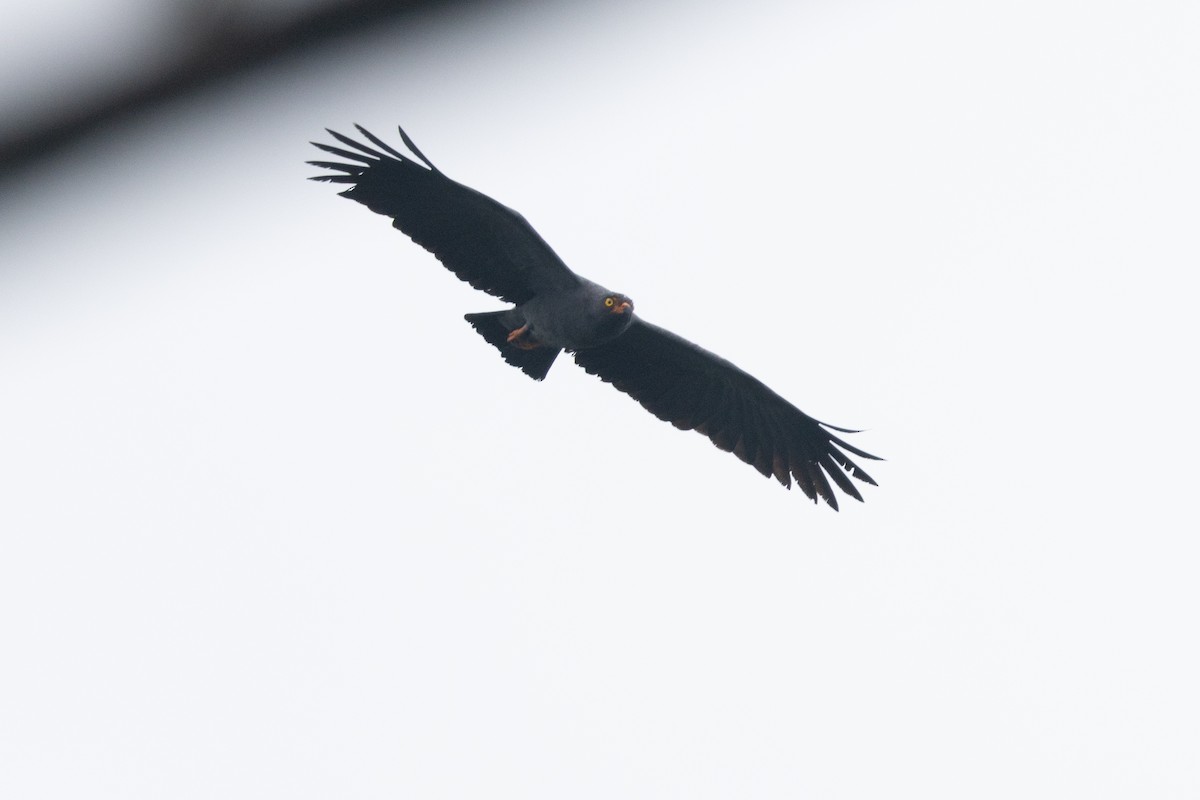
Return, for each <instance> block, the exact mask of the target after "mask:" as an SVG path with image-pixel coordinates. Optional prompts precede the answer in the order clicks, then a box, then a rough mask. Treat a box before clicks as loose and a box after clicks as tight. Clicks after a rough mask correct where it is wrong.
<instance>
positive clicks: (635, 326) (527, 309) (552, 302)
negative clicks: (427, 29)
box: [308, 125, 878, 510]
mask: <svg viewBox="0 0 1200 800" xmlns="http://www.w3.org/2000/svg"><path fill="white" fill-rule="evenodd" d="M355 127H356V128H358V131H359V133H360V134H362V136H363V137H364V138H365V139H366V140H367V141H368V142H369V143H370V145H373V147H372V146H370V145H368V144H364V143H362V142H359V141H356V140H354V139H352V138H350V137H348V136H344V135H342V134H340V133H337V132H335V131H328V132H329V134H330V135H331V136H332V137H333V138H334V139H336V140H337V141H338V142H339V143H341V144H342V145H345V147H346V148H349V149H344V148H342V147H336V146H333V145H328V144H320V143H317V142H313V143H312V144H314V145H315V146H317V147H319V148H320V149H321V150H324V151H325V152H327V153H331V154H333V155H335V156H337V157H339V158H343V159H346V161H344V162H336V161H310V162H308V163H310V164H312V165H313V166H316V167H321V168H323V169H329V170H333V171H334V173H335V174H330V175H321V176H318V177H315V178H313V180H317V181H329V182H331V183H344V184H348V185H349V188H348V189H346V190H345V191H343V192H341V194H342V196H344V197H348V198H350V199H351V200H357V201H358V202H360V203H362V204H363V205H365V206H366V207H367V208H369V209H371V210H372V211H374V212H376V213H377V214H383V215H384V216H387V217H391V218H392V220H393V222H392V224H393V225H394V226H395V227H396V228H399V229H400V230H401V231H402V232H403V233H404V234H405V235H407V236H408V237H409V238H411V239H412V240H413V241H414V242H416V243H417V244H419V245H421V247H423V248H425V249H426V250H428V251H429V252H431V253H433V254H434V255H435V256H436V257H437V259H438V260H439V261H441V262H442V264H443V265H444V266H445V267H446V268H447V269H449V270H450V271H451V272H453V273H454V274H455V275H457V276H458V277H459V278H461V279H462V280H464V281H466V282H467V283H469V284H471V285H472V286H473V287H475V288H476V289H479V290H481V291H484V292H487V293H488V294H490V295H494V296H496V297H498V298H500V299H501V300H503V301H505V302H508V303H511V304H512V307H510V308H507V309H504V310H502V311H492V312H484V313H480V314H467V315H466V319H467V322H469V323H471V325H472V326H474V328H475V330H476V331H478V332H479V334H480V335H481V336H482V337H483V338H484V339H486V340H487V341H488V342H489V343H490V344H491V345H493V346H494V347H495V348H496V349H498V350H499V351H500V355H501V356H503V357H504V360H505V361H507V362H508V363H509V364H512V365H513V366H514V367H517V368H518V369H520V370H521V371H522V372H524V373H525V374H526V375H528V376H530V377H531V378H533V379H535V380H539V381H540V380H542V379H543V378H545V377H546V373H547V372H549V370H550V366H551V365H552V364H553V363H554V360H555V358H556V357H557V356H558V354H559V353H560V352H562V351H564V350H565V351H567V352H569V353H571V355H572V356H573V357H574V359H575V363H576V364H578V365H579V366H581V367H583V368H584V369H585V370H587V371H588V372H590V373H591V374H593V375H596V376H598V377H599V378H600V379H601V380H602V381H605V382H606V383H610V384H612V385H613V386H614V387H616V388H617V389H618V390H620V391H622V392H624V393H625V394H627V395H629V396H630V397H632V398H633V399H635V400H637V401H638V402H639V403H641V404H642V406H644V407H645V408H646V410H647V411H649V412H650V413H651V414H653V415H654V416H656V417H658V418H659V419H661V420H665V421H667V422H670V423H671V424H672V425H674V426H675V427H676V428H680V429H682V430H695V431H698V432H699V433H702V434H704V435H705V436H707V437H708V438H709V439H711V440H712V442H713V444H715V445H716V446H717V447H719V448H721V449H722V450H726V451H729V452H732V453H733V454H734V455H736V456H737V457H738V458H740V459H741V460H742V461H745V462H746V463H747V464H750V465H751V466H753V467H754V468H755V469H757V470H758V471H759V472H761V473H762V474H763V475H765V476H768V477H770V476H774V477H775V478H776V479H777V480H778V481H779V482H780V483H781V484H783V485H784V486H785V487H787V488H791V485H792V481H793V480H794V481H795V483H796V485H797V486H799V487H800V489H801V491H803V492H804V494H805V495H807V496H808V498H809V499H811V500H813V501H814V502H816V501H817V498H818V497H819V498H821V499H823V500H824V501H825V502H826V503H828V504H829V505H830V506H831V507H832V508H834V509H835V510H836V509H837V507H838V503H837V497H836V496H835V493H834V491H833V487H832V486H831V485H830V481H831V480H832V481H833V483H834V484H836V485H837V486H838V488H839V489H841V490H842V491H843V492H845V493H846V494H848V495H850V496H851V497H853V498H855V499H856V500H860V501H861V500H862V494H860V493H859V491H858V488H857V487H856V486H855V485H854V483H853V482H852V481H851V480H850V478H854V479H856V480H858V481H862V482H863V483H869V484H872V485H875V481H874V480H872V479H871V476H869V475H868V474H867V473H865V472H863V470H862V469H861V468H860V467H859V466H858V465H857V464H855V463H854V462H853V461H851V460H850V457H849V456H848V455H847V452H849V453H853V454H854V455H856V456H858V457H860V458H869V459H875V460H878V457H877V456H873V455H871V454H870V453H867V452H865V451H863V450H860V449H858V448H857V447H855V446H854V445H851V444H849V443H847V442H845V441H844V440H843V439H841V438H840V437H838V436H837V435H836V434H834V433H833V431H838V432H839V433H857V431H853V430H850V429H847V428H838V427H836V426H834V425H829V424H827V423H824V422H821V421H819V420H816V419H813V418H812V417H810V416H808V415H807V414H805V413H804V412H803V411H801V410H800V409H798V408H796V407H795V406H793V405H792V404H791V403H789V402H788V401H787V400H784V399H783V398H782V397H780V396H779V395H778V394H776V393H775V392H773V391H771V389H769V388H768V387H767V386H766V384H764V383H762V382H761V381H759V380H758V379H756V378H755V377H753V376H752V375H750V374H748V373H746V372H744V371H742V370H740V369H738V368H737V367H736V366H734V365H733V364H731V363H730V362H728V361H726V360H725V359H723V358H720V357H719V356H716V355H714V354H713V353H710V352H709V351H707V350H705V349H703V348H701V347H699V346H697V345H695V344H692V343H691V342H689V341H688V340H686V339H684V338H682V337H680V336H677V335H675V334H674V333H671V332H670V331H668V330H665V329H663V328H660V327H658V326H657V325H652V324H651V323H649V322H647V321H645V320H644V319H642V318H641V317H640V316H639V315H637V314H635V313H634V310H633V301H632V300H631V299H629V297H627V296H626V295H623V294H621V293H620V292H613V291H609V290H608V289H605V288H604V287H602V286H599V285H598V284H595V283H592V282H591V281H589V280H588V279H586V278H584V277H582V276H580V275H576V274H575V273H574V272H572V271H571V270H570V269H569V268H568V267H567V265H566V264H564V263H563V261H562V259H560V258H559V257H558V256H557V255H555V253H554V251H553V250H551V249H550V245H548V244H546V242H545V240H544V239H542V237H541V236H539V235H538V233H537V231H535V230H534V229H533V227H532V226H531V225H530V224H529V223H528V222H526V221H525V218H524V217H522V216H521V215H520V214H518V213H517V212H515V211H513V210H512V209H510V208H507V207H505V206H503V205H501V204H500V203H497V202H496V201H495V200H493V199H492V198H490V197H488V196H486V195H484V194H481V193H479V192H477V191H475V190H474V189H471V188H469V187H467V186H464V185H463V184H461V183H458V182H457V181H454V180H451V179H450V178H448V177H446V175H444V174H443V173H442V171H441V170H439V169H438V168H437V167H435V166H434V165H433V163H432V162H430V160H429V159H428V158H426V157H425V156H424V154H422V153H421V151H420V150H419V149H417V146H416V145H415V144H413V141H412V139H410V138H409V137H408V135H407V134H406V133H405V132H404V130H403V129H400V138H401V139H402V140H403V142H404V144H405V146H406V147H407V148H408V149H409V151H410V152H411V153H412V155H404V154H403V153H401V152H399V151H398V150H396V149H394V148H392V147H391V146H390V145H388V144H386V143H384V142H383V141H382V140H381V139H379V138H378V137H376V136H375V135H373V134H371V133H369V132H368V131H367V130H366V129H364V128H363V127H362V126H359V125H356V126H355ZM413 156H415V157H416V158H415V159H414V158H413Z"/></svg>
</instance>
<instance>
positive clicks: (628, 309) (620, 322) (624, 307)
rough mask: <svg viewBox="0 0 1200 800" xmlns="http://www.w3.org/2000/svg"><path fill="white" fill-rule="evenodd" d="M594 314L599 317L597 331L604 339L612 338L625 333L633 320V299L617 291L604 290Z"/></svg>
mask: <svg viewBox="0 0 1200 800" xmlns="http://www.w3.org/2000/svg"><path fill="white" fill-rule="evenodd" d="M593 314H595V315H596V318H597V324H596V328H597V330H596V332H597V333H598V334H599V335H600V337H601V338H603V339H611V338H613V337H615V336H619V335H620V334H622V333H624V332H625V329H626V328H628V327H629V323H631V322H633V301H632V300H630V299H629V298H628V297H626V296H625V295H623V294H619V293H617V292H604V293H603V294H602V295H600V301H599V305H598V306H595V307H594V309H593Z"/></svg>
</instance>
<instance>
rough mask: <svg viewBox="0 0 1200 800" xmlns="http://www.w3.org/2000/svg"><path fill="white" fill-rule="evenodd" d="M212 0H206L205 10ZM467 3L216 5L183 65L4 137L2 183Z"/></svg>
mask: <svg viewBox="0 0 1200 800" xmlns="http://www.w3.org/2000/svg"><path fill="white" fill-rule="evenodd" d="M210 2H211V0H200V2H199V4H198V5H196V6H194V7H193V8H194V9H197V10H198V11H202V10H203V8H204V6H205V5H207V4H209V3H210ZM460 2H461V0H334V2H332V3H329V4H327V5H323V6H317V7H314V8H310V9H308V10H306V11H303V12H299V13H295V14H293V15H291V16H287V17H279V18H276V19H272V20H270V21H266V20H262V19H258V18H253V17H250V18H247V17H246V16H245V15H238V14H234V13H229V12H230V11H232V10H234V9H233V8H231V7H230V6H229V5H224V7H222V6H221V4H211V5H208V7H209V8H210V9H211V8H213V6H214V5H215V6H216V7H217V9H218V12H217V15H216V16H213V15H212V14H209V15H207V18H206V19H205V20H204V22H205V23H206V24H200V25H198V26H196V27H195V28H194V29H193V30H194V34H193V35H192V41H190V42H188V43H187V44H186V45H185V46H184V47H181V48H180V49H179V52H180V56H179V60H178V61H176V62H175V63H173V64H168V65H167V66H165V67H164V68H162V69H157V70H155V71H154V72H153V73H151V74H147V75H145V76H144V80H143V81H141V82H139V83H135V84H132V85H128V86H125V87H122V88H120V89H119V90H117V91H115V92H112V93H110V94H106V95H104V96H98V97H96V98H95V102H94V103H92V104H86V103H85V104H80V103H72V104H70V105H67V106H64V107H61V108H59V109H56V112H55V113H54V114H52V115H51V116H50V117H49V118H48V119H46V120H45V121H40V122H36V123H33V124H31V125H29V126H25V127H22V126H17V128H16V130H15V131H14V132H12V133H10V134H7V135H3V138H0V181H3V180H5V179H6V178H8V177H9V176H10V175H11V174H13V173H14V172H17V171H18V170H21V169H23V168H25V167H27V166H30V165H32V164H35V163H36V162H38V161H42V160H44V159H47V158H49V157H51V156H53V155H54V154H55V153H56V152H58V151H59V150H61V149H62V148H64V147H66V146H68V145H70V144H72V143H74V142H76V141H78V140H80V139H83V138H85V137H86V136H88V135H89V134H91V133H93V132H94V131H96V130H97V129H99V128H100V127H102V126H103V125H105V124H107V123H109V122H112V121H114V120H118V119H120V118H122V117H125V116H127V115H129V114H133V113H136V112H139V111H143V110H145V109H147V108H151V107H153V106H156V105H158V104H160V103H163V102H166V101H168V100H171V99H174V98H177V97H180V96H182V95H186V94H188V93H189V92H193V91H196V90H197V89H201V88H203V87H206V86H209V85H212V84H215V83H218V82H220V81H222V80H226V79H228V78H231V77H234V76H236V75H239V74H241V73H244V72H248V71H250V70H251V69H254V68H255V67H258V66H261V65H264V64H266V63H268V62H270V61H272V60H274V59H277V58H282V57H287V56H293V55H296V54H298V53H302V52H303V51H304V50H305V49H307V48H311V47H313V46H315V45H319V44H321V43H323V42H326V41H328V40H331V39H334V38H336V37H338V36H341V35H344V34H347V33H350V32H353V31H354V30H357V29H361V28H365V27H367V26H369V25H372V24H373V23H378V22H381V21H384V20H387V19H389V18H394V17H399V16H401V15H406V14H414V15H415V14H417V13H419V12H424V11H429V10H432V9H434V8H437V7H442V6H452V5H458V4H460Z"/></svg>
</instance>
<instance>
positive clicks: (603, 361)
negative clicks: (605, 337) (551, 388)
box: [575, 318, 879, 510]
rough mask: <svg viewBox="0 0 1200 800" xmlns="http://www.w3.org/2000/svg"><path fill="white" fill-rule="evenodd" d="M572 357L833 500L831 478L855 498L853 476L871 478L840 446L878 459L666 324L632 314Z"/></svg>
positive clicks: (758, 464)
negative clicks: (620, 327) (614, 332)
mask: <svg viewBox="0 0 1200 800" xmlns="http://www.w3.org/2000/svg"><path fill="white" fill-rule="evenodd" d="M575 362H576V363H577V364H579V366H581V367H583V368H584V369H585V370H587V371H588V372H590V373H591V374H593V375H597V376H599V377H600V379H601V380H603V381H605V382H607V383H611V384H612V385H613V386H615V387H616V388H617V389H619V390H621V391H622V392H625V394H627V395H629V396H630V397H632V398H633V399H635V400H637V401H638V402H639V403H641V404H642V405H643V406H644V407H645V408H646V409H647V410H648V411H649V412H650V413H651V414H653V415H654V416H656V417H658V418H659V419H661V420H665V421H667V422H670V423H671V424H672V425H674V426H675V427H676V428H680V429H681V430H696V431H699V432H700V433H703V434H704V435H705V436H707V437H708V438H709V439H711V440H712V442H713V444H715V445H716V446H717V447H719V448H721V449H722V450H727V451H729V452H732V453H733V454H734V455H736V456H737V457H738V458H740V459H741V460H742V461H745V462H746V463H747V464H750V465H752V466H753V467H754V468H755V469H757V470H758V471H759V472H761V473H762V474H763V475H766V476H771V475H774V476H775V478H776V479H778V480H779V482H780V483H782V484H783V485H784V486H786V487H788V488H789V489H790V488H791V484H792V479H795V481H796V484H797V485H798V486H799V487H800V489H801V490H802V491H803V492H804V494H806V495H808V497H809V498H810V499H811V500H813V502H816V500H817V498H818V497H820V498H821V499H823V500H824V501H825V502H826V503H828V504H829V505H830V506H832V507H833V508H834V509H835V510H836V509H837V507H838V504H837V497H835V496H834V492H833V488H832V487H831V486H830V483H829V481H830V479H832V480H833V482H834V483H835V484H837V486H838V488H839V489H841V490H842V491H843V492H845V493H846V494H848V495H850V496H851V497H853V498H854V499H856V500H859V501H861V500H862V495H861V494H859V491H858V489H857V488H856V487H855V485H854V484H853V483H852V482H851V481H850V478H851V477H853V478H855V479H856V480H860V481H862V482H863V483H869V484H871V485H875V481H874V480H872V479H871V476H870V475H868V474H867V473H865V472H863V471H862V469H861V468H860V467H859V466H858V465H857V464H855V463H854V462H853V461H851V460H850V458H849V457H848V456H847V455H846V453H845V452H843V451H849V452H851V453H853V454H854V455H856V456H860V457H862V458H869V459H873V460H879V457H878V456H873V455H871V454H870V453H866V452H864V451H862V450H859V449H858V448H857V447H854V446H853V445H851V444H847V443H846V442H844V441H843V440H842V439H840V438H838V437H837V436H836V435H834V434H833V433H831V430H836V431H839V432H841V433H857V431H852V430H847V429H845V428H837V427H835V426H833V425H828V424H826V423H824V422H820V421H818V420H815V419H813V418H812V417H810V416H808V415H807V414H805V413H804V412H803V411H801V410H800V409H798V408H796V407H795V406H793V405H792V404H791V403H789V402H788V401H786V400H784V399H783V398H782V397H780V396H779V395H777V394H776V393H775V392H773V391H771V390H770V389H769V388H767V386H766V385H765V384H763V383H762V382H761V381H759V380H758V379H756V378H755V377H753V376H752V375H749V374H748V373H746V372H743V371H742V370H740V369H738V368H737V367H735V366H734V365H733V364H731V363H729V362H728V361H726V360H725V359H723V358H720V357H718V356H716V355H714V354H712V353H710V352H708V351H707V350H705V349H703V348H701V347H698V346H696V345H694V344H692V343H691V342H689V341H688V340H686V339H684V338H682V337H680V336H676V335H675V334H673V333H671V332H670V331H668V330H665V329H663V328H660V327H658V326H657V325H651V324H650V323H648V322H644V321H642V320H640V319H637V318H635V319H634V321H633V323H632V324H630V326H629V328H628V329H627V330H626V331H625V332H624V333H623V334H621V335H620V336H618V337H617V338H616V339H614V340H612V341H611V342H609V343H608V344H604V345H601V346H599V347H592V348H588V349H586V350H579V351H577V352H576V353H575Z"/></svg>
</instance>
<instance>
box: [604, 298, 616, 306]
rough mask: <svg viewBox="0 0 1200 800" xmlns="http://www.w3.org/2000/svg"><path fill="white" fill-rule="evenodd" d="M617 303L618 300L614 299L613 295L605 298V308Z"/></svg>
mask: <svg viewBox="0 0 1200 800" xmlns="http://www.w3.org/2000/svg"><path fill="white" fill-rule="evenodd" d="M616 304H617V301H616V300H614V299H613V298H611V297H606V298H604V307H605V308H612V307H613V306H614V305H616Z"/></svg>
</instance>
